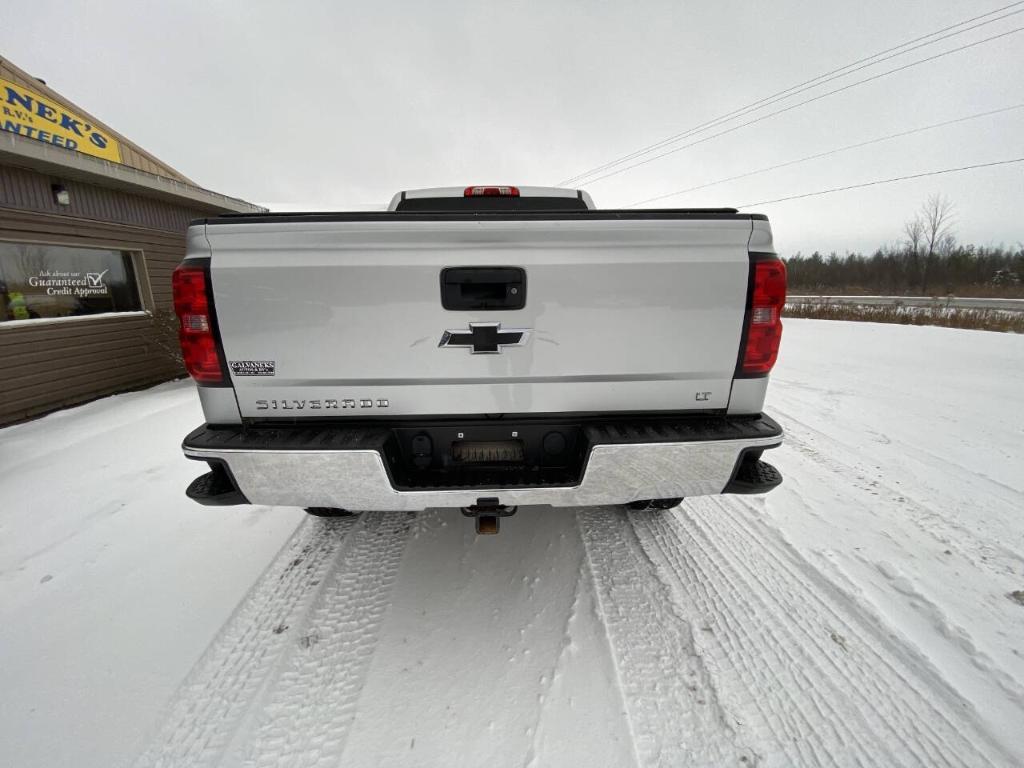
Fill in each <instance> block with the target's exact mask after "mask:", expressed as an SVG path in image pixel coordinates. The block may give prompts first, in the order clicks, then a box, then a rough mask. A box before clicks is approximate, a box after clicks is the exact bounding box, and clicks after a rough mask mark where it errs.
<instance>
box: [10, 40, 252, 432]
mask: <svg viewBox="0 0 1024 768" xmlns="http://www.w3.org/2000/svg"><path fill="white" fill-rule="evenodd" d="M0 109H2V114H0V370H2V371H3V375H2V376H0V425H2V424H9V423H12V422H15V421H20V420H23V419H27V418H31V417H33V416H37V415H40V414H43V413H46V412H48V411H52V410H54V409H57V408H61V407H64V406H68V405H72V404H75V403H81V402H84V401H86V400H90V399H93V398H96V397H101V396H104V395H108V394H113V393H116V392H120V391H124V390H127V389H133V388H137V387H142V386H146V385H149V384H155V383H158V382H161V381H166V380H168V379H170V378H173V377H176V376H180V375H183V370H182V368H181V363H180V360H179V359H178V358H177V348H176V343H177V342H176V338H175V337H176V325H175V324H176V320H175V319H174V315H173V307H172V302H171V272H172V271H173V270H174V268H175V266H177V264H178V262H180V261H181V259H182V257H183V256H184V254H185V230H186V228H187V227H188V223H189V221H191V220H192V219H195V218H199V217H205V216H211V215H217V214H219V213H226V212H254V211H262V210H264V209H262V208H260V207H258V206H254V205H252V204H250V203H247V202H245V201H243V200H238V199H235V198H232V197H227V196H225V195H221V194H217V193H215V192H211V191H209V190H206V189H203V188H201V187H199V186H198V185H196V184H195V183H194V182H192V181H191V180H190V179H188V178H186V177H185V176H183V175H182V174H180V173H178V172H177V171H175V170H174V169H173V168H170V167H169V166H167V165H165V164H164V163H162V162H160V161H159V160H158V159H156V158H155V157H153V156H152V155H151V154H149V153H148V152H146V151H145V150H143V149H142V148H140V147H138V146H136V145H135V144H133V143H132V142H130V141H128V139H126V138H125V137H123V136H121V135H120V134H118V133H117V132H116V131H114V130H112V129H111V128H109V127H108V126H106V125H105V124H104V123H102V122H101V121H99V120H98V119H96V118H94V117H93V116H92V115H90V114H89V113H88V112H86V111H85V110H83V109H81V108H80V107H78V106H76V105H74V104H72V103H71V102H69V101H68V100H67V99H65V98H64V97H62V96H61V95H60V94H58V93H56V92H55V91H53V90H52V89H50V88H49V87H47V86H46V84H45V83H43V82H42V81H40V80H37V79H35V78H33V77H31V76H29V75H27V74H26V73H25V72H23V71H22V70H20V69H18V68H17V67H15V66H14V65H12V64H11V63H10V62H8V61H5V60H3V59H0Z"/></svg>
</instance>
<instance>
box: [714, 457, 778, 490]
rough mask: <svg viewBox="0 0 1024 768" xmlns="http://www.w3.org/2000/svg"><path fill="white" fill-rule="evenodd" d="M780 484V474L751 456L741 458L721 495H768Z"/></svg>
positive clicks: (769, 465) (765, 462)
mask: <svg viewBox="0 0 1024 768" xmlns="http://www.w3.org/2000/svg"><path fill="white" fill-rule="evenodd" d="M781 483H782V474H781V473H780V472H779V470H777V469H776V468H775V467H773V466H772V465H771V464H769V463H768V462H767V461H761V460H760V459H756V458H754V457H752V456H744V457H741V458H740V460H739V463H738V464H737V466H736V473H735V474H734V475H733V478H732V480H730V481H729V484H728V485H727V486H725V490H724V491H722V493H744V494H749V493H768V491H770V490H772V489H773V488H776V487H777V486H779V485H780V484H781Z"/></svg>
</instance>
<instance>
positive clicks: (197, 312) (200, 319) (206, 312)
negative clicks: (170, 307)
mask: <svg viewBox="0 0 1024 768" xmlns="http://www.w3.org/2000/svg"><path fill="white" fill-rule="evenodd" d="M171 288H172V291H173V294H174V313H175V314H176V315H177V316H178V321H179V323H180V328H179V330H178V340H179V341H180V342H181V356H182V359H183V361H184V363H185V369H186V370H187V371H188V373H189V375H190V376H191V377H192V378H193V379H195V381H196V383H197V384H223V383H224V366H223V364H222V361H221V357H220V353H219V352H218V350H217V340H216V338H214V335H213V321H212V319H211V317H210V314H211V306H210V294H209V288H210V284H209V279H208V275H207V272H206V269H204V268H203V267H201V266H195V265H189V264H181V265H179V266H178V268H177V269H175V270H174V274H173V275H172V276H171Z"/></svg>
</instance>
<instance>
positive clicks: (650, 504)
mask: <svg viewBox="0 0 1024 768" xmlns="http://www.w3.org/2000/svg"><path fill="white" fill-rule="evenodd" d="M681 501H682V499H643V500H642V501H631V502H629V503H628V504H627V505H626V509H628V510H629V511H630V512H654V511H657V510H662V509H672V507H676V506H679V503H680V502H681Z"/></svg>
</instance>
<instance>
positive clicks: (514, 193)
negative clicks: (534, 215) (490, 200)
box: [462, 187, 519, 197]
mask: <svg viewBox="0 0 1024 768" xmlns="http://www.w3.org/2000/svg"><path fill="white" fill-rule="evenodd" d="M462 194H463V197H519V187H466V191H465V192H463V193H462Z"/></svg>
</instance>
